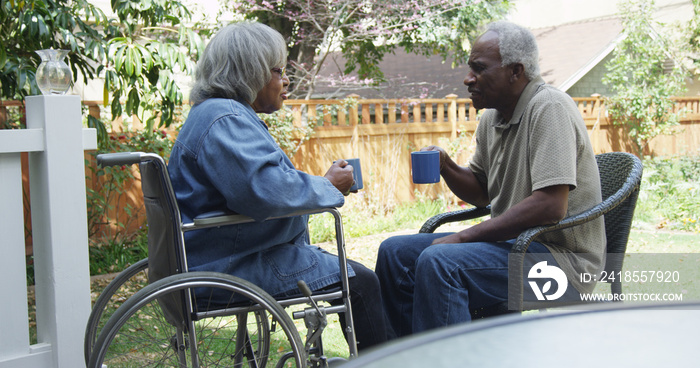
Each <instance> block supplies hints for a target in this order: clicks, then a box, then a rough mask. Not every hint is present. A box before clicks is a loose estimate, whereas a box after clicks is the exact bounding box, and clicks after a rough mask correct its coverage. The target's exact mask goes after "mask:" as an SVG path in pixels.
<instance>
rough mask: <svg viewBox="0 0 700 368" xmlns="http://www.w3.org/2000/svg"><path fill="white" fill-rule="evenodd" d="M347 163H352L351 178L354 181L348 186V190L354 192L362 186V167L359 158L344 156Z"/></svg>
mask: <svg viewBox="0 0 700 368" xmlns="http://www.w3.org/2000/svg"><path fill="white" fill-rule="evenodd" d="M345 161H347V162H348V165H352V179H353V180H354V181H355V183H354V184H353V185H352V186H351V187H350V191H351V192H354V191H356V190H360V189H362V188H363V185H362V167H361V166H360V159H359V158H346V159H345Z"/></svg>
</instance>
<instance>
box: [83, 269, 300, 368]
mask: <svg viewBox="0 0 700 368" xmlns="http://www.w3.org/2000/svg"><path fill="white" fill-rule="evenodd" d="M222 295H224V296H225V299H222V298H221V296H222ZM222 300H230V301H231V302H230V303H229V302H222ZM173 301H176V302H175V303H173ZM177 301H181V302H182V303H184V304H185V305H186V304H188V303H190V301H191V303H192V304H194V305H196V307H192V308H195V309H197V310H196V312H195V313H182V314H180V315H178V313H173V310H180V311H182V308H181V306H182V305H183V304H182V303H180V302H177ZM174 304H179V306H177V307H173V305H174ZM185 310H187V309H185ZM305 356H306V353H305V350H304V345H303V343H302V342H301V338H300V336H299V333H298V332H297V329H296V326H295V325H294V322H293V321H292V320H291V318H290V317H289V315H288V314H287V313H286V312H285V310H284V309H283V308H282V307H281V306H280V305H279V303H277V302H276V301H275V300H274V299H273V298H272V297H271V296H269V295H268V294H267V293H266V292H265V291H263V290H262V289H260V288H259V287H257V286H255V285H253V284H251V283H249V282H247V281H245V280H242V279H239V278H236V277H233V276H229V275H226V274H220V273H212V272H189V273H184V274H177V275H173V276H169V277H166V278H164V279H162V280H159V281H157V282H154V283H153V284H151V285H149V286H147V287H145V288H144V289H142V290H140V291H139V292H137V293H136V294H134V296H133V297H131V298H129V299H128V300H127V301H126V302H125V303H124V304H123V305H122V306H121V307H119V309H117V311H116V312H115V313H114V314H113V315H112V317H111V318H110V319H109V321H108V322H107V324H106V325H105V326H104V328H103V329H102V331H101V332H100V334H99V337H98V338H97V341H96V342H95V345H94V347H93V352H92V355H91V356H90V360H89V364H88V367H97V368H100V367H103V365H104V366H108V367H110V368H112V367H134V366H138V367H149V366H154V367H155V366H158V367H163V366H168V367H171V366H172V367H212V366H217V367H263V366H265V365H266V364H270V365H271V366H274V365H276V364H277V363H278V362H280V361H282V363H284V364H286V365H285V366H287V367H298V368H301V367H305V364H306V358H305ZM288 363H293V364H291V365H290V364H288Z"/></svg>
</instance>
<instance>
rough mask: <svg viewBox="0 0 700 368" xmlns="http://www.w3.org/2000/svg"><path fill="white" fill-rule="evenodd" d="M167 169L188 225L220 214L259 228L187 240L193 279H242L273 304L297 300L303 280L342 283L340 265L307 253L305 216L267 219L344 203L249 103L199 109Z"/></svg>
mask: <svg viewBox="0 0 700 368" xmlns="http://www.w3.org/2000/svg"><path fill="white" fill-rule="evenodd" d="M168 169H169V172H170V178H171V180H172V183H173V188H174V190H175V195H176V197H177V200H178V204H179V206H180V211H181V213H182V221H183V222H190V221H191V220H192V218H194V217H196V216H197V215H199V214H202V213H205V212H210V211H221V210H232V211H234V212H237V213H239V214H243V215H247V216H250V217H252V218H254V219H255V220H256V222H254V223H249V224H242V225H232V226H225V227H220V228H211V229H205V230H197V231H191V232H188V233H186V234H185V242H186V248H187V263H188V266H189V269H190V270H191V271H216V272H224V273H228V274H231V275H234V276H238V277H241V278H243V279H246V280H248V281H250V282H252V283H254V284H256V285H258V286H260V287H262V288H263V289H264V290H265V291H267V292H268V293H270V294H271V295H273V296H276V297H280V296H289V295H293V294H298V289H297V285H296V283H297V281H298V280H299V279H303V280H304V281H306V283H307V284H308V285H309V287H310V288H311V289H312V290H316V289H319V288H323V287H325V286H328V285H331V284H333V283H336V282H339V281H340V276H339V267H338V259H337V257H336V256H334V255H331V254H329V253H326V252H324V251H322V250H321V249H320V248H318V247H314V246H312V245H309V243H308V240H307V239H308V236H307V233H306V232H307V230H306V223H307V221H308V217H307V216H298V217H292V218H286V219H280V220H265V219H267V218H270V217H274V216H280V215H284V214H288V213H291V212H294V211H297V210H304V209H313V208H323V207H340V206H342V205H343V204H344V202H345V198H344V197H343V195H342V193H340V191H338V190H337V189H336V188H335V187H334V186H333V185H332V184H331V183H330V182H329V181H328V180H327V179H326V178H323V177H320V176H314V175H309V174H306V173H304V172H302V171H298V170H296V169H295V168H294V165H293V164H292V162H291V161H290V160H289V158H288V157H287V155H285V154H284V152H283V151H282V150H281V149H280V148H279V146H278V145H277V143H276V142H275V141H274V140H273V139H272V136H270V134H269V132H268V130H267V126H266V125H265V123H263V122H262V121H261V120H260V118H259V117H258V116H257V115H256V114H255V112H254V111H253V109H252V108H251V107H250V105H248V104H247V103H240V102H238V101H235V100H229V99H209V100H206V101H204V102H202V103H200V104H199V105H196V106H194V107H193V108H192V109H191V111H190V113H189V116H188V118H187V121H186V122H185V124H184V125H183V127H182V130H181V131H180V133H179V135H178V137H177V141H176V142H175V147H174V148H173V151H172V153H171V155H170V161H169V163H168ZM350 274H351V275H354V273H353V272H352V270H350Z"/></svg>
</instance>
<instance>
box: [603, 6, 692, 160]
mask: <svg viewBox="0 0 700 368" xmlns="http://www.w3.org/2000/svg"><path fill="white" fill-rule="evenodd" d="M653 9H654V2H653V0H627V1H623V2H621V3H620V10H621V12H620V13H621V16H622V21H623V28H624V30H623V38H622V40H621V41H620V42H619V43H618V44H617V46H616V48H615V51H614V53H613V58H612V59H611V60H610V61H609V62H608V63H607V64H606V68H607V69H608V72H607V74H606V75H605V77H604V78H603V83H604V84H606V85H608V86H609V87H610V88H611V90H612V91H613V92H614V93H615V95H614V96H613V97H610V98H608V99H607V103H606V105H607V108H608V112H609V113H610V117H611V118H612V121H613V122H614V123H615V124H618V125H625V126H627V128H628V133H629V135H630V137H631V138H632V142H633V144H634V146H635V149H636V151H637V155H638V156H640V157H641V156H642V155H644V153H645V152H646V150H647V145H648V144H649V141H650V140H651V139H653V138H654V137H656V136H658V135H660V134H666V133H669V132H670V131H671V129H672V127H673V126H674V125H677V124H678V121H679V118H680V116H679V113H675V112H674V102H673V100H671V97H673V96H676V95H678V94H679V93H681V92H682V91H683V88H684V84H683V83H684V73H683V71H682V69H681V68H680V66H679V65H678V64H677V63H675V62H674V63H672V66H671V67H670V69H669V68H665V65H666V66H668V65H669V64H668V63H666V61H667V60H669V59H670V60H672V61H673V60H674V58H673V57H672V55H671V54H670V52H671V51H672V50H671V48H670V42H669V40H668V38H667V37H666V36H664V35H663V34H662V33H660V30H661V29H662V25H661V24H660V23H658V22H655V21H654V20H653V18H652V12H653Z"/></svg>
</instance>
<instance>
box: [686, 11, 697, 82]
mask: <svg viewBox="0 0 700 368" xmlns="http://www.w3.org/2000/svg"><path fill="white" fill-rule="evenodd" d="M693 15H694V16H693V17H692V18H691V19H690V23H688V26H687V28H686V29H687V32H688V33H687V35H688V36H687V37H688V41H687V42H688V44H689V45H690V50H689V51H690V58H691V60H692V62H693V64H695V67H696V68H698V69H700V0H693ZM696 73H700V72H697V71H696Z"/></svg>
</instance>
